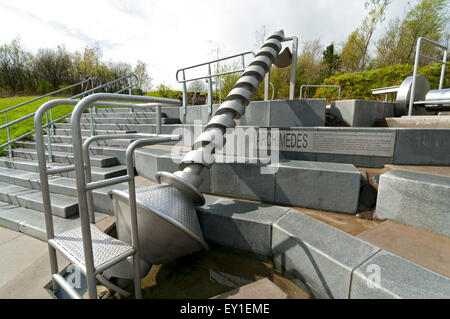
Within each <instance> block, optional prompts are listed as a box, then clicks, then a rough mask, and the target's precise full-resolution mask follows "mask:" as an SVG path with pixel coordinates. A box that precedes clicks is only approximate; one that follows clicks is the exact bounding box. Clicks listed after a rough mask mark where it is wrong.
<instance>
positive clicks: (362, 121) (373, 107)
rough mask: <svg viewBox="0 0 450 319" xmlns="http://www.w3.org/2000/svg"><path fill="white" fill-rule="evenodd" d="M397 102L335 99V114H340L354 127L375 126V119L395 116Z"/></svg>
mask: <svg viewBox="0 0 450 319" xmlns="http://www.w3.org/2000/svg"><path fill="white" fill-rule="evenodd" d="M394 106H395V103H389V102H378V101H367V100H340V101H335V103H334V107H333V114H334V115H338V116H340V118H341V119H343V120H344V121H345V122H346V123H348V125H350V126H353V127H371V126H375V121H378V120H384V119H385V118H386V117H391V116H394Z"/></svg>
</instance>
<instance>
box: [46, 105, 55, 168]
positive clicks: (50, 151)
mask: <svg viewBox="0 0 450 319" xmlns="http://www.w3.org/2000/svg"><path fill="white" fill-rule="evenodd" d="M48 127H49V125H48V112H47V111H46V112H45V131H46V132H47V141H48V161H49V162H50V163H51V162H53V155H52V144H51V136H50V130H49V129H48Z"/></svg>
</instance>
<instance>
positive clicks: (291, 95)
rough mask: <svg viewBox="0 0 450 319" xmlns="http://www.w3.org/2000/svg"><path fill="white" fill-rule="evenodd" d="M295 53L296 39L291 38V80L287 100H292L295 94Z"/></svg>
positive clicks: (296, 48) (296, 47)
mask: <svg viewBox="0 0 450 319" xmlns="http://www.w3.org/2000/svg"><path fill="white" fill-rule="evenodd" d="M297 51H298V38H297V37H292V62H291V79H290V84H289V100H293V99H294V94H295V80H296V74H297Z"/></svg>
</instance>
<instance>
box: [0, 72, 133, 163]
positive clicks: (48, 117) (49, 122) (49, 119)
mask: <svg viewBox="0 0 450 319" xmlns="http://www.w3.org/2000/svg"><path fill="white" fill-rule="evenodd" d="M133 78H134V79H135V81H134V83H133V81H132V79H133ZM94 80H95V79H93V78H89V79H86V80H83V81H81V82H78V83H76V84H73V85H70V86H68V87H65V88H62V89H60V90H57V91H53V92H50V93H48V94H45V95H42V96H39V97H37V98H34V99H32V100H29V101H27V102H23V103H20V104H17V105H15V106H12V107H9V108H7V109H4V110H2V111H0V115H1V114H5V124H3V125H0V130H3V129H6V136H7V142H6V143H3V144H1V145H0V150H1V149H3V148H4V147H8V156H9V157H12V144H13V143H15V142H17V141H19V140H22V139H24V138H26V137H28V136H30V135H31V134H34V133H35V130H31V131H29V132H26V133H25V134H22V135H20V136H18V137H15V138H13V139H11V134H10V127H11V126H13V125H16V124H19V123H21V122H22V121H24V120H27V119H29V118H32V117H34V116H35V114H36V112H31V113H29V114H27V115H24V116H22V117H20V118H18V119H15V120H13V121H10V122H9V121H8V112H9V111H12V110H15V109H17V108H19V107H23V106H26V105H28V104H29V103H32V102H35V101H38V100H40V99H43V98H46V97H48V99H49V100H50V99H51V97H52V96H54V95H56V94H59V93H61V92H64V91H66V90H69V89H71V88H74V87H77V86H79V85H84V84H85V83H88V82H89V84H90V87H91V88H90V89H89V90H85V91H83V92H81V93H79V94H76V95H74V96H72V97H70V98H69V99H71V100H75V99H77V98H83V97H85V96H87V95H89V94H91V93H95V92H98V91H99V90H101V89H107V88H108V87H110V86H113V85H116V84H117V83H120V82H121V81H126V84H125V87H124V88H122V89H120V90H118V91H117V92H115V93H120V92H123V91H126V90H128V93H129V94H131V89H132V88H133V87H135V86H136V85H137V82H138V81H137V76H136V75H135V74H128V75H126V76H123V77H121V78H118V79H116V80H113V81H110V82H108V83H105V84H102V85H99V86H97V87H93V83H94ZM75 101H76V100H75ZM89 111H90V125H91V132H92V133H93V132H94V128H93V125H94V124H93V118H92V113H93V111H92V110H91V109H89ZM94 111H95V109H94ZM70 115H71V113H68V114H66V115H64V116H61V117H60V118H58V119H56V120H54V119H53V113H52V109H50V110H49V112H48V113H45V124H44V127H45V128H46V131H47V135H48V136H47V138H48V139H49V161H50V162H51V161H52V150H51V143H50V138H51V134H54V132H55V128H54V124H55V123H57V122H59V121H61V120H63V119H65V118H67V117H69V116H70Z"/></svg>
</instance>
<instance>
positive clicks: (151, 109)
mask: <svg viewBox="0 0 450 319" xmlns="http://www.w3.org/2000/svg"><path fill="white" fill-rule="evenodd" d="M133 111H136V110H133V109H131V108H119V107H112V108H108V107H106V108H102V107H96V108H95V112H96V113H134V112H133ZM137 112H139V113H152V112H155V110H154V107H152V106H150V107H147V108H139V111H137ZM86 113H87V112H86ZM86 113H84V114H86Z"/></svg>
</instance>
